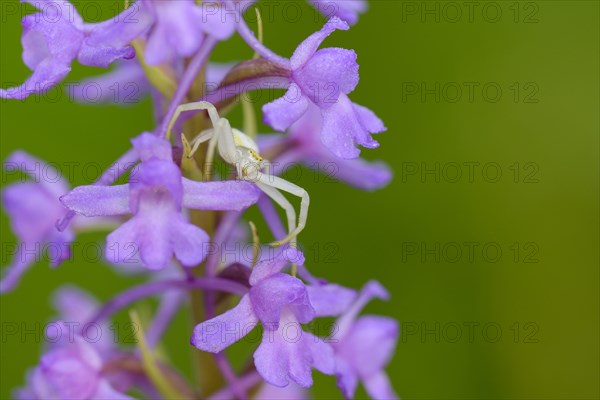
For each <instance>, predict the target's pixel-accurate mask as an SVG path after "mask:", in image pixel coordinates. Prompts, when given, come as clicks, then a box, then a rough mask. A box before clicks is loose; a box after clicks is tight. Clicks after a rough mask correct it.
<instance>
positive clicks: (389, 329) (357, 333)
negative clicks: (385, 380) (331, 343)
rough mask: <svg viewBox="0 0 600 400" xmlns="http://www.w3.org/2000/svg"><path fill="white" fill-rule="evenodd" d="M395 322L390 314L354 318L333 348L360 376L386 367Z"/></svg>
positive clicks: (394, 336)
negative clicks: (352, 323)
mask: <svg viewBox="0 0 600 400" xmlns="http://www.w3.org/2000/svg"><path fill="white" fill-rule="evenodd" d="M398 333H399V326H398V322H397V321H396V320H394V319H392V318H388V317H381V316H375V315H365V316H363V317H360V318H359V319H357V320H356V322H355V323H354V325H352V327H351V328H350V330H349V332H348V334H347V335H346V336H345V337H344V338H343V339H341V341H340V342H338V343H337V344H336V345H335V347H336V352H337V353H338V354H339V355H340V356H343V357H344V358H345V359H346V361H347V362H348V363H349V364H350V365H351V366H352V368H353V369H354V370H355V371H356V372H357V373H358V375H359V376H360V377H361V378H363V377H366V376H370V375H372V374H374V373H377V372H378V371H380V370H382V369H383V368H385V366H386V365H387V364H388V363H389V361H390V359H391V358H392V356H393V355H394V349H395V348H396V342H397V341H398Z"/></svg>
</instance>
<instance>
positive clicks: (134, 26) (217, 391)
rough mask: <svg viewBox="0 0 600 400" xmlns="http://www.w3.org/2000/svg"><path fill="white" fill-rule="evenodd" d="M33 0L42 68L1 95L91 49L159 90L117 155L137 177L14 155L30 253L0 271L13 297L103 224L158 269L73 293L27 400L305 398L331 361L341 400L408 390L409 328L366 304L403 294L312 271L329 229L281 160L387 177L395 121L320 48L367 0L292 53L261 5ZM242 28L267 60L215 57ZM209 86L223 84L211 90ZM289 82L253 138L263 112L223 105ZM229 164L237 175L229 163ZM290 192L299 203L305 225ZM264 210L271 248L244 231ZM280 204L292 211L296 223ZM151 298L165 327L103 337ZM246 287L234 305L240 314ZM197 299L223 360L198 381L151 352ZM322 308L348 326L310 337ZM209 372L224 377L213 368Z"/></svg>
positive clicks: (200, 333)
mask: <svg viewBox="0 0 600 400" xmlns="http://www.w3.org/2000/svg"><path fill="white" fill-rule="evenodd" d="M27 2H28V3H30V4H31V5H33V6H34V7H36V8H37V9H38V10H39V11H37V12H36V13H34V14H31V15H27V16H26V17H24V18H23V21H22V23H23V36H22V44H23V61H24V63H25V64H26V65H27V66H28V67H29V68H30V69H31V70H32V71H33V73H32V75H31V76H30V77H29V78H28V79H27V80H26V81H25V82H24V83H23V84H22V85H21V86H19V87H15V88H9V89H0V97H4V98H12V99H24V98H26V97H28V96H29V95H31V94H33V93H41V92H44V91H47V90H49V89H50V88H52V87H54V86H56V85H58V84H60V82H61V81H62V80H63V79H64V78H65V77H66V76H67V74H68V73H69V71H70V70H71V65H72V63H73V62H74V60H75V59H77V60H78V61H79V62H80V63H81V64H83V65H89V66H99V67H108V66H109V65H111V64H113V63H114V64H115V66H114V69H113V70H112V71H111V72H109V73H107V74H105V75H103V76H101V77H99V78H97V79H96V82H100V84H101V86H105V87H109V86H111V85H113V84H114V83H119V82H128V81H129V82H131V81H134V82H136V83H137V84H138V85H139V87H141V88H143V89H144V90H143V92H144V94H146V93H147V94H150V95H152V99H153V103H154V116H155V119H156V122H157V124H156V128H155V129H154V130H153V131H151V132H143V133H135V134H132V136H131V138H124V141H125V140H129V141H130V142H131V147H130V149H129V150H128V151H127V152H126V153H125V154H123V155H121V156H120V157H119V158H118V159H117V160H116V161H115V165H125V164H126V165H128V166H129V169H127V170H123V171H122V172H121V174H125V173H127V175H128V183H126V184H115V181H116V180H117V179H118V178H120V177H121V176H114V174H113V175H111V174H104V175H102V176H101V177H100V178H99V179H98V180H97V181H95V182H90V183H89V184H88V185H84V186H79V187H75V188H74V189H71V188H70V184H69V182H66V181H63V180H54V181H52V182H48V181H47V179H45V177H44V176H42V175H41V174H37V173H35V172H34V173H31V171H38V170H39V168H35V166H36V165H37V166H40V165H44V170H48V168H51V167H50V166H48V165H46V164H45V163H44V162H42V161H41V160H38V159H36V158H35V157H33V156H30V155H28V154H26V153H25V152H22V151H17V152H15V153H13V154H12V155H11V156H9V158H8V160H7V163H10V164H11V165H17V166H18V167H19V168H20V169H22V170H23V171H25V172H27V173H30V177H29V179H28V180H26V181H23V182H15V183H12V184H10V185H8V186H6V187H5V188H4V189H3V192H2V200H3V203H4V207H5V210H6V212H7V213H8V215H9V217H10V221H11V227H12V229H13V231H14V233H15V236H16V237H17V239H18V242H19V243H18V249H19V251H17V252H16V254H15V257H14V259H13V261H12V263H11V265H10V266H8V267H7V268H6V269H5V270H4V271H3V276H2V279H1V280H0V292H2V293H7V292H10V291H11V290H13V289H14V288H15V287H16V286H17V285H18V283H19V281H20V280H21V278H22V277H23V274H24V273H25V272H26V270H27V269H28V268H29V267H31V266H32V265H34V264H35V263H36V262H37V261H39V260H40V259H41V258H43V257H42V254H41V253H40V252H41V250H39V249H41V248H42V247H43V246H40V244H52V245H54V246H50V248H53V247H57V248H60V249H67V251H66V252H62V253H61V257H58V258H56V257H52V260H53V265H52V266H53V267H57V266H58V265H59V264H60V263H61V262H62V261H64V259H65V258H67V257H69V251H68V249H69V248H70V246H71V243H72V242H73V241H74V240H75V238H76V237H77V235H78V234H79V233H80V232H81V231H82V230H86V231H87V230H90V229H91V230H106V229H108V230H109V231H111V232H110V233H109V234H108V235H107V236H106V241H105V244H104V247H105V249H106V252H105V254H106V257H105V258H106V262H107V263H108V264H109V265H112V266H113V268H115V269H116V270H118V271H120V272H123V273H125V274H126V275H127V274H131V273H135V274H137V275H142V276H144V277H145V278H146V279H145V280H144V283H141V284H138V285H137V286H133V287H131V288H129V289H127V290H125V291H123V292H120V293H116V294H115V296H114V298H112V299H111V300H109V301H107V302H105V303H99V302H97V301H95V300H93V299H92V298H91V297H90V296H89V295H87V294H85V293H84V292H82V291H80V290H78V289H75V288H72V287H69V288H63V289H61V290H60V291H59V292H57V295H56V296H55V299H54V303H55V306H56V308H57V310H58V312H59V315H58V316H57V318H56V319H55V320H54V321H55V322H53V326H55V327H56V328H57V329H59V330H63V329H64V330H65V331H68V332H69V333H70V334H69V335H66V336H64V337H62V338H61V339H60V340H57V341H53V342H52V343H50V344H49V345H48V346H46V348H45V349H44V353H43V356H42V357H41V360H40V362H39V365H38V366H36V367H35V368H33V369H32V370H30V371H29V373H28V374H27V382H26V386H25V387H23V388H21V389H19V390H17V391H15V393H14V395H15V397H16V398H18V399H131V398H134V397H132V396H133V394H132V393H136V394H140V393H141V394H143V396H144V397H148V398H171V397H173V396H177V397H181V398H190V399H191V398H214V399H218V398H223V399H226V398H239V399H245V398H248V396H249V394H250V393H253V398H255V399H270V398H278V399H281V398H289V399H304V398H308V396H309V394H308V392H307V390H306V389H307V388H309V387H311V386H312V385H313V377H312V370H313V369H316V370H317V371H319V372H321V373H323V374H327V375H333V376H335V377H336V378H337V385H338V387H339V388H340V390H341V393H342V395H343V396H344V397H345V398H353V397H354V395H355V392H356V389H357V386H358V384H359V382H360V383H362V384H363V385H364V387H365V389H366V391H367V393H368V394H369V395H370V396H371V397H372V398H375V399H393V398H397V395H396V394H395V392H394V390H393V388H392V385H391V383H390V379H389V378H388V376H387V374H386V373H385V367H386V366H387V364H388V363H389V361H390V359H391V358H392V356H393V354H394V350H395V346H396V342H397V339H398V329H399V328H398V323H397V322H396V321H395V320H393V319H391V318H387V317H381V316H372V315H364V316H360V315H359V314H360V312H361V310H362V308H363V307H364V306H365V305H366V303H367V302H369V301H370V300H371V299H372V298H379V299H383V300H387V299H388V298H389V294H388V293H387V291H386V290H385V289H384V288H383V287H382V286H381V285H380V284H379V283H378V282H375V281H371V282H368V283H367V284H366V285H365V286H364V287H363V288H362V289H361V290H359V291H356V290H354V289H350V288H346V287H343V286H340V285H338V284H334V283H328V282H326V281H325V280H323V279H318V278H315V277H314V276H313V275H311V274H310V273H309V270H308V268H307V265H306V264H307V263H306V260H305V258H304V256H303V254H302V251H301V250H300V247H299V242H298V234H299V233H300V232H301V231H302V229H303V228H304V226H305V224H306V223H307V221H308V223H309V224H312V223H314V222H313V221H311V220H310V218H308V206H309V194H308V193H307V192H306V191H305V190H304V189H302V188H300V187H299V186H297V185H295V184H294V183H292V182H288V181H286V180H284V179H283V178H282V177H281V175H282V173H283V171H284V169H285V168H284V167H286V166H289V165H290V164H304V165H306V166H309V167H312V168H315V167H318V168H319V169H320V168H321V167H322V166H325V165H334V166H335V176H336V177H337V178H338V179H339V180H342V181H345V182H346V183H348V184H350V185H352V186H355V187H357V188H360V189H363V190H375V189H378V188H381V187H384V186H385V185H386V184H387V183H388V182H389V181H390V179H391V171H390V170H389V168H388V167H387V166H386V165H385V164H384V163H382V162H367V161H365V160H362V159H360V158H359V155H360V150H359V146H362V147H365V148H370V149H373V148H376V147H378V146H379V144H378V143H377V142H376V141H375V140H374V139H373V137H372V135H373V134H376V133H380V132H383V131H385V126H384V124H383V122H382V121H381V120H380V119H379V118H378V117H377V116H376V115H375V114H374V113H373V112H372V111H371V110H369V109H367V108H366V107H363V106H361V105H358V104H356V103H353V102H352V101H351V100H350V98H349V97H348V95H349V94H350V93H351V92H352V91H353V90H354V89H355V88H356V86H357V85H358V83H359V75H358V70H359V66H358V64H357V54H356V53H355V52H354V51H353V50H348V49H342V48H329V47H328V48H320V47H321V44H322V42H323V41H324V40H325V38H326V37H328V36H329V35H330V34H332V33H333V32H334V31H336V30H348V29H350V25H353V24H355V23H356V22H357V20H358V16H359V14H361V13H363V12H365V11H366V8H367V5H366V2H365V1H363V0H346V1H321V0H318V1H317V0H310V3H311V4H312V5H313V6H314V7H315V8H317V9H318V10H319V11H321V12H323V13H324V14H326V16H327V17H328V20H327V21H326V22H325V24H324V25H323V27H322V28H321V29H320V30H318V31H317V32H315V33H313V34H312V35H310V36H308V38H306V39H305V40H304V41H303V42H301V43H300V44H299V45H298V46H297V48H296V49H295V51H294V52H293V53H292V56H291V57H290V58H289V59H287V58H284V57H281V56H279V55H277V54H275V53H274V52H273V51H271V50H270V49H268V48H267V47H266V46H264V44H263V43H262V41H261V40H262V39H260V38H257V37H256V36H255V35H254V34H253V33H252V31H251V30H250V28H249V27H248V26H247V25H246V22H245V21H244V19H243V15H244V13H245V12H246V11H247V10H248V8H249V7H251V6H254V5H255V3H256V1H252V0H213V1H202V2H197V1H194V0H178V1H167V0H137V1H136V2H132V3H131V4H128V5H127V6H128V7H129V8H128V9H125V10H124V11H123V12H122V13H121V14H119V15H118V16H116V17H115V18H113V19H111V20H107V21H104V22H99V23H87V22H85V21H84V20H83V19H82V17H81V16H80V15H79V14H78V12H77V10H76V9H75V7H74V6H73V5H72V4H70V3H69V2H68V1H66V0H27ZM133 8H135V11H136V13H135V19H132V18H131V10H132V9H133ZM235 33H237V34H239V36H240V37H241V38H242V39H243V40H244V41H245V42H246V43H247V45H248V46H249V48H250V49H252V50H253V51H254V52H255V54H256V57H255V58H254V59H252V60H246V61H243V62H240V63H237V64H234V63H231V64H215V63H209V61H208V60H209V57H210V55H211V53H212V51H213V49H214V48H215V47H216V46H217V45H218V43H219V42H220V41H224V40H227V39H229V38H230V37H232V36H233V35H234V34H235ZM206 82H213V83H215V84H214V85H213V86H210V87H209V86H207V85H205V86H204V87H203V86H202V84H203V83H206ZM239 83H246V84H247V85H239ZM273 83H275V86H276V87H278V88H280V89H284V92H282V93H283V96H282V97H280V98H277V99H275V100H274V101H271V102H268V103H267V104H265V105H263V108H262V113H263V121H264V122H265V123H266V124H267V125H269V126H270V127H272V128H273V129H274V130H275V131H277V132H279V133H272V134H260V135H257V134H256V126H252V123H251V122H248V121H252V118H245V120H246V122H247V124H248V126H245V128H246V129H247V130H248V131H247V132H242V131H241V130H238V129H235V128H232V127H231V125H230V122H229V121H228V120H227V119H226V118H224V115H225V114H226V113H227V112H228V111H229V110H230V109H231V108H232V106H234V105H238V104H242V103H244V102H245V101H247V100H245V99H240V98H239V97H238V95H240V94H243V93H244V92H246V91H249V90H257V89H261V88H263V87H266V85H267V84H269V85H270V86H271V87H272V86H273V85H272V84H273ZM233 86H236V87H238V88H242V89H239V90H237V91H236V90H231V88H232V87H233ZM201 87H202V89H199V88H201ZM76 97H77V98H78V99H80V100H84V96H81V94H80V95H78V96H76ZM190 99H194V101H193V102H190ZM186 102H188V103H186ZM205 111H206V112H205ZM248 112H249V111H248V108H246V107H244V113H248ZM250 131H253V132H250ZM214 157H219V158H220V159H221V160H222V161H223V162H224V163H225V164H227V165H229V166H231V170H230V171H229V172H227V173H216V172H215V171H214V170H215V169H214V168H213V166H212V161H213V159H214ZM267 158H268V160H267ZM119 170H121V169H119ZM54 175H55V176H59V175H60V173H59V172H58V171H55V174H54ZM123 178H125V177H124V176H123ZM281 191H284V192H288V193H291V194H293V195H295V196H298V197H300V198H301V201H302V203H301V208H300V213H299V218H298V220H297V217H296V215H297V214H296V210H295V208H294V206H293V205H292V204H291V202H290V201H289V200H288V199H287V198H286V197H285V196H284V195H283V194H282V193H281ZM255 204H257V205H258V208H259V210H260V213H261V215H262V217H263V218H264V221H265V223H266V225H267V226H268V227H269V229H270V231H271V234H272V236H273V238H274V240H275V243H274V244H273V245H271V246H270V247H269V246H261V245H260V242H259V237H258V235H257V234H256V231H255V230H254V229H255V228H254V225H253V224H251V226H252V229H253V235H252V237H251V238H249V237H248V235H247V233H246V228H245V226H246V224H245V223H244V222H243V217H244V214H245V210H247V209H248V208H249V207H252V206H253V205H255ZM273 204H276V205H278V206H280V207H282V208H283V209H284V210H285V213H286V217H287V227H286V228H284V225H283V224H282V221H281V219H280V217H279V214H278V213H277V211H276V210H275V209H274V208H273ZM317 207H318V205H317ZM288 242H289V243H288ZM231 243H244V244H251V245H252V248H253V249H254V250H255V254H254V256H253V257H252V258H251V259H248V258H247V257H242V256H241V255H240V256H239V257H235V259H233V260H232V259H231V257H229V258H226V257H225V258H224V257H222V256H221V254H220V252H219V249H220V248H221V247H222V246H226V245H228V244H231ZM32 248H34V249H38V250H36V251H33V252H32V251H31V249H32ZM215 249H217V250H215ZM260 250H263V251H260ZM187 293H189V294H190V296H189V297H188V296H185V295H186V294H187ZM152 297H156V298H157V299H158V303H159V305H158V307H157V309H156V311H155V313H154V316H153V318H152V319H151V321H149V322H148V324H146V321H144V325H145V326H143V327H139V330H140V332H141V338H142V342H143V345H142V344H140V346H139V347H138V348H137V349H135V348H125V347H122V346H118V345H117V344H116V343H112V342H110V341H107V340H106V337H103V338H102V340H96V341H90V340H87V336H86V330H85V329H82V328H81V327H82V326H90V325H92V326H94V327H97V329H100V330H102V329H104V331H105V332H106V331H107V330H108V328H107V324H108V321H110V319H111V317H112V316H113V314H114V313H116V312H118V311H119V310H121V309H124V308H127V307H129V306H131V305H133V304H134V303H135V302H137V301H140V300H144V299H148V298H152ZM232 298H233V299H235V298H237V299H238V300H235V301H237V305H235V306H233V307H229V308H227V305H231V301H228V300H231V299H232ZM183 307H188V308H190V309H192V311H193V312H192V314H193V315H194V316H195V321H194V328H193V331H191V340H190V342H191V345H192V346H193V347H191V348H190V349H191V351H193V352H194V353H199V352H200V351H202V352H208V353H212V354H213V356H212V358H210V357H209V358H207V357H203V358H201V360H202V362H204V363H206V364H205V365H200V368H199V377H198V382H193V384H190V383H188V382H186V380H185V379H184V378H182V376H181V375H180V373H179V372H177V368H176V367H177V366H173V365H169V364H168V363H166V362H165V361H164V360H163V359H162V358H159V357H157V356H156V354H155V348H156V346H157V345H158V344H159V343H160V342H161V339H162V338H163V336H164V333H165V331H166V330H167V329H168V327H169V325H170V322H171V320H172V318H173V317H174V316H175V314H176V313H177V312H178V311H179V310H180V309H181V308H183ZM324 317H329V318H331V317H336V318H337V319H336V322H335V325H334V329H332V330H331V332H327V333H326V334H322V332H310V331H309V329H308V327H307V324H311V323H312V322H314V321H315V320H316V319H318V318H324ZM73 322H77V324H76V326H77V327H78V328H75V330H74V331H73V330H72V326H73ZM146 325H147V326H146ZM258 326H260V327H258ZM256 329H260V330H261V331H262V337H261V339H260V344H259V346H258V348H257V349H256V351H254V354H253V357H251V359H249V360H247V362H246V364H245V365H246V366H245V367H244V370H243V371H242V372H241V373H238V372H235V371H234V369H233V368H232V366H231V364H230V362H229V359H228V356H227V355H226V352H225V351H224V350H225V349H226V348H228V347H229V346H232V345H233V344H234V343H236V342H239V341H241V342H244V340H243V339H244V338H245V337H246V336H247V335H248V334H249V333H250V332H252V331H254V330H256ZM183 349H184V348H182V349H181V350H183ZM169 350H171V351H180V349H179V348H178V349H169ZM211 371H218V372H219V373H220V375H221V376H220V377H219V376H214V375H212V376H211V375H204V374H211V373H212V374H214V372H211ZM223 380H224V381H225V382H226V383H225V384H220V383H221V382H223ZM200 382H202V386H198V384H199V383H200ZM213 386H214V387H213Z"/></svg>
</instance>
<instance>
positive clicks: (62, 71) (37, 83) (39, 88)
mask: <svg viewBox="0 0 600 400" xmlns="http://www.w3.org/2000/svg"><path fill="white" fill-rule="evenodd" d="M69 72H71V67H70V66H69V65H65V64H63V63H60V62H56V61H55V60H54V59H52V58H48V59H46V60H44V61H42V62H41V63H40V64H38V66H37V67H36V68H35V70H34V71H33V74H32V75H31V76H30V77H29V78H27V80H26V81H25V82H24V83H23V84H22V85H21V86H17V87H13V88H9V89H0V98H5V99H15V100H23V99H25V98H27V97H29V96H30V95H31V94H33V93H44V92H46V91H48V90H49V89H52V88H53V87H54V86H56V85H58V84H59V83H60V82H61V81H62V80H63V79H64V78H65V77H66V76H67V75H68V74H69Z"/></svg>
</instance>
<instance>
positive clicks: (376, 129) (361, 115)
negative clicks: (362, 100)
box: [352, 103, 386, 133]
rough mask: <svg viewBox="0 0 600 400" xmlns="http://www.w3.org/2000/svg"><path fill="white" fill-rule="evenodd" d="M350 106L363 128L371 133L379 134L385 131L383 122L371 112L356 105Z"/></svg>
mask: <svg viewBox="0 0 600 400" xmlns="http://www.w3.org/2000/svg"><path fill="white" fill-rule="evenodd" d="M352 106H353V108H354V112H355V113H356V115H357V116H358V120H359V121H360V124H361V125H362V126H363V128H365V129H366V130H368V131H369V132H372V133H381V132H384V131H385V130H386V127H385V125H384V124H383V121H382V120H381V119H379V117H378V116H377V115H375V113H374V112H373V111H371V110H369V109H368V108H367V107H363V106H361V105H359V104H356V103H352Z"/></svg>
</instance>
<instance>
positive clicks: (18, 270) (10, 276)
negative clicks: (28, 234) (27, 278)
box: [0, 243, 39, 293]
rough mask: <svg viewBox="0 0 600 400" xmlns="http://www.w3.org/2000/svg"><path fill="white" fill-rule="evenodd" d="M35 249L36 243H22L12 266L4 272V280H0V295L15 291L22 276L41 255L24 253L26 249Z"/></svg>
mask: <svg viewBox="0 0 600 400" xmlns="http://www.w3.org/2000/svg"><path fill="white" fill-rule="evenodd" d="M32 248H35V243H28V244H25V243H20V244H19V248H18V250H17V254H15V256H14V258H13V261H12V264H11V265H9V266H8V267H6V268H4V270H3V271H2V280H0V293H7V292H10V291H11V290H13V289H14V288H15V287H16V286H17V285H18V284H19V281H20V280H21V276H23V274H24V273H25V272H27V270H28V269H29V268H30V267H31V266H32V265H33V264H34V263H35V262H36V261H38V260H37V259H36V258H38V257H39V255H37V254H34V253H31V252H29V251H24V250H25V249H32Z"/></svg>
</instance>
